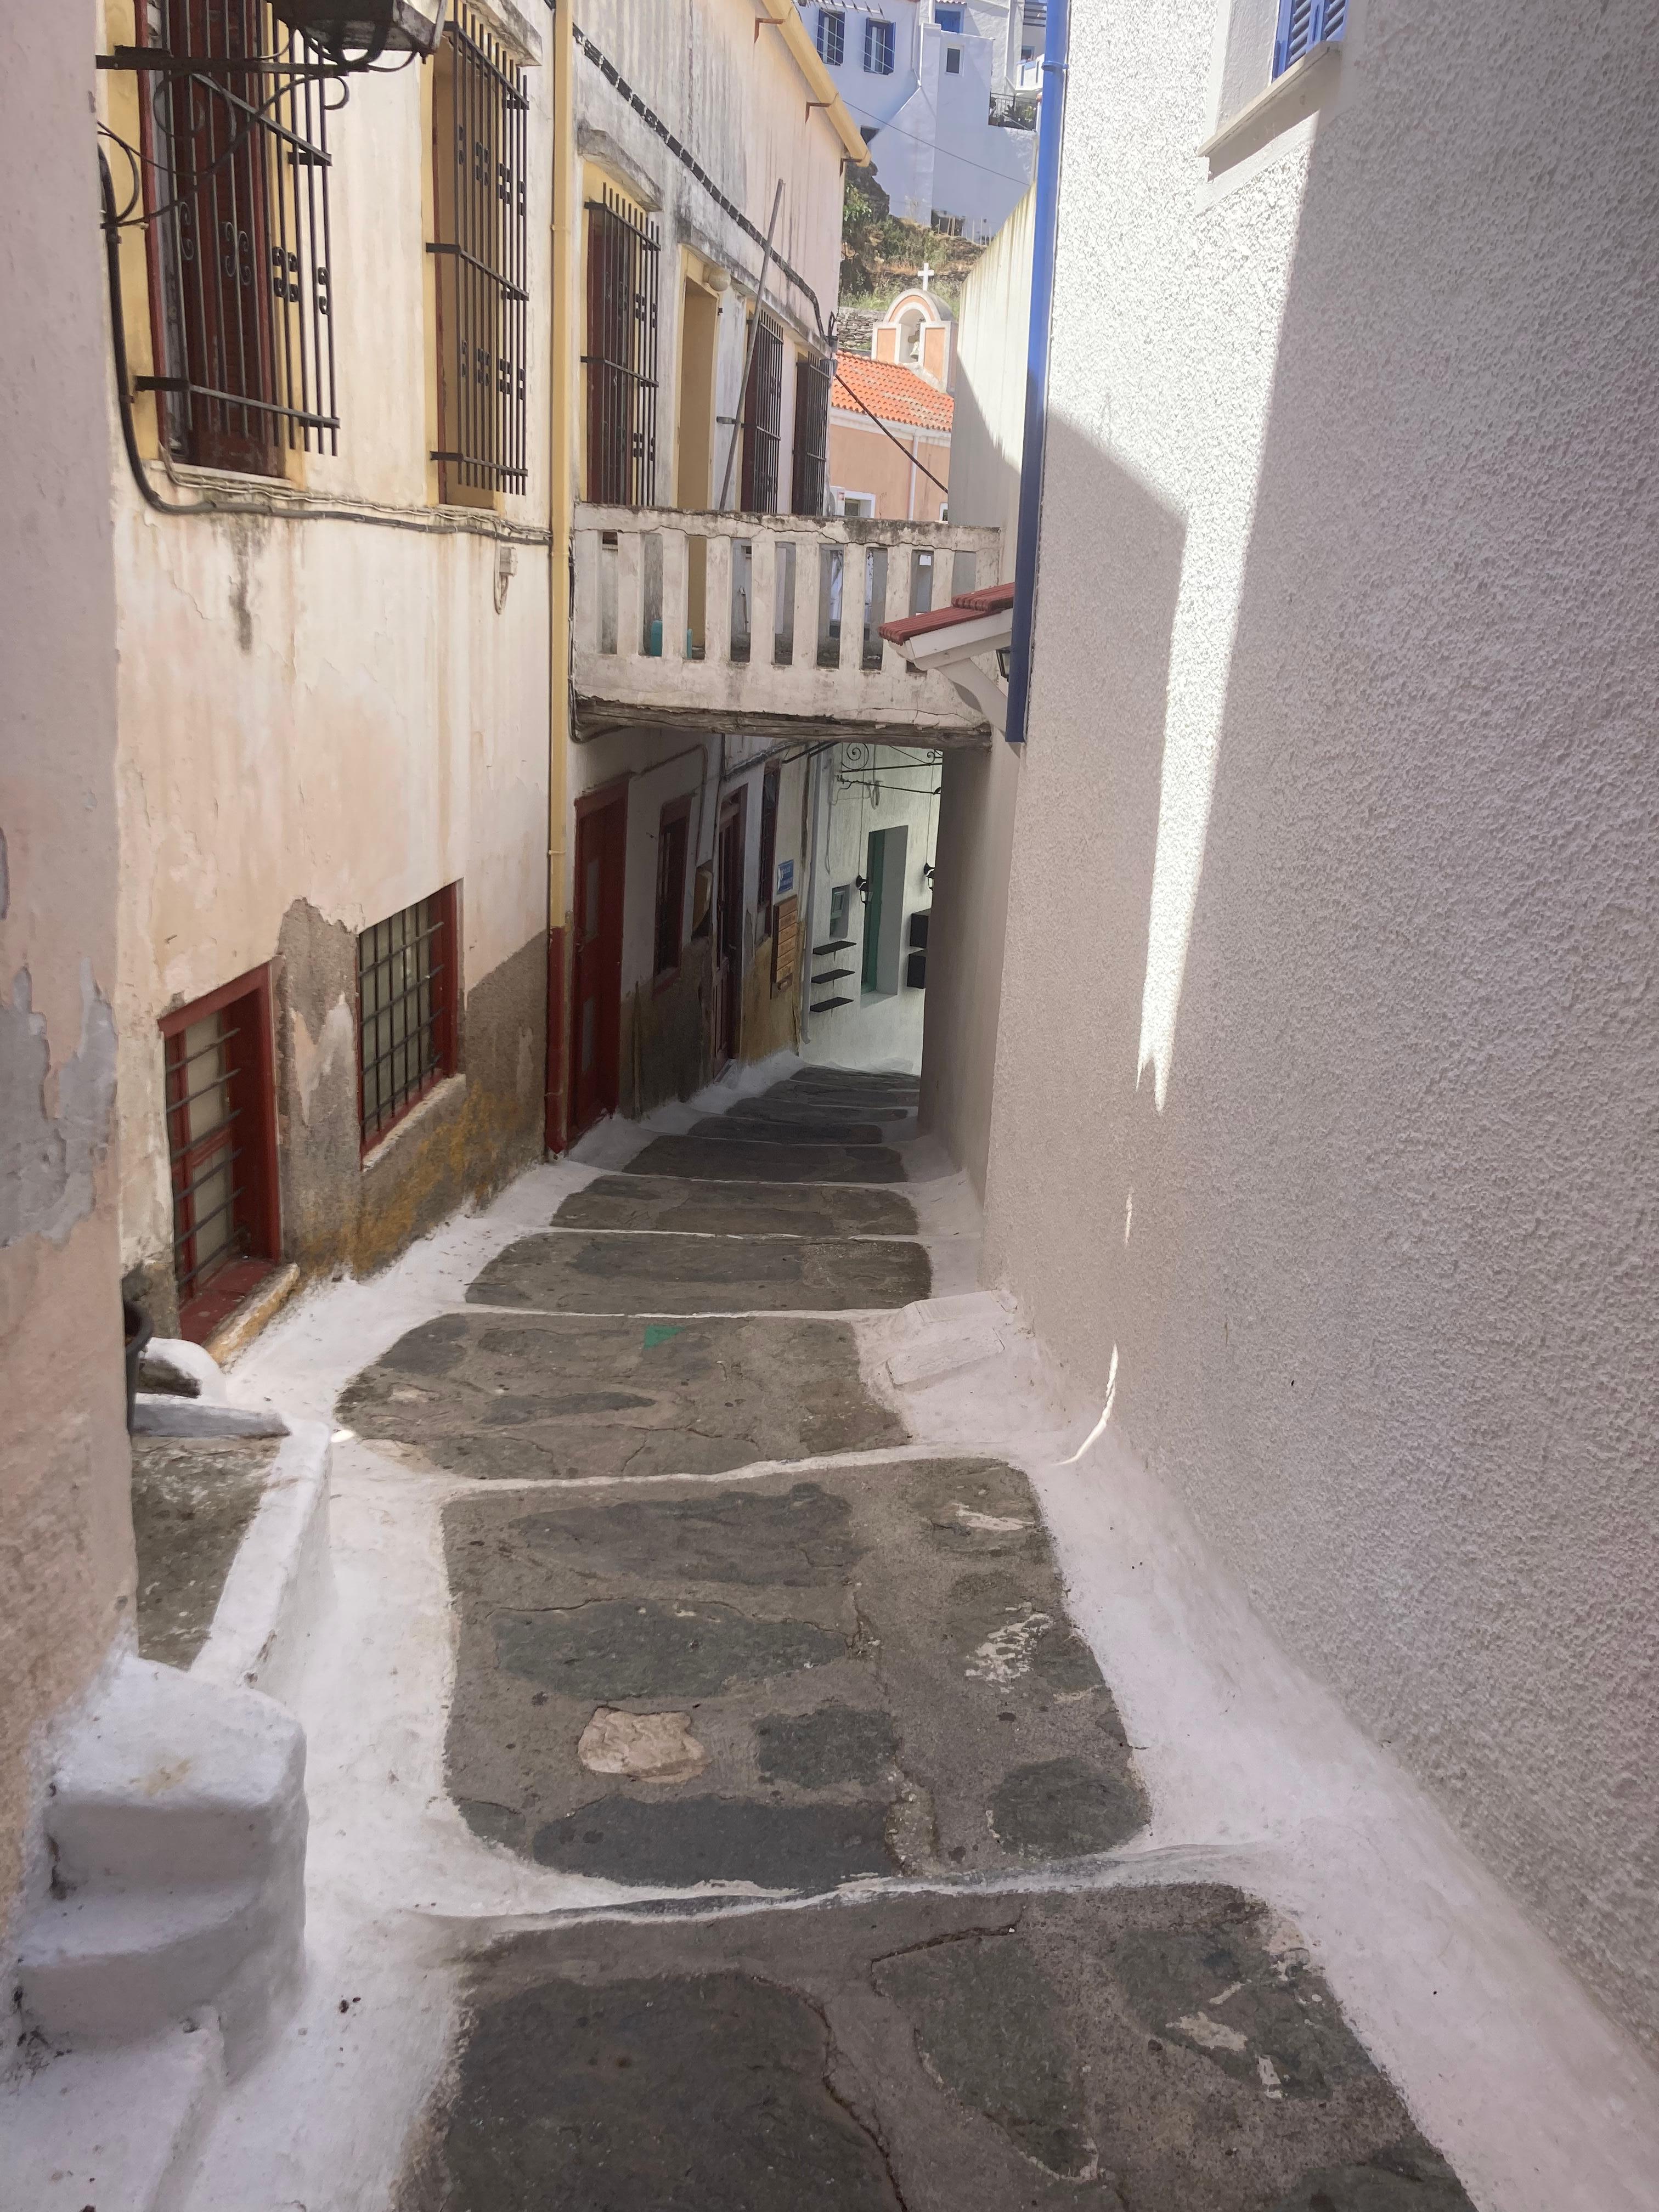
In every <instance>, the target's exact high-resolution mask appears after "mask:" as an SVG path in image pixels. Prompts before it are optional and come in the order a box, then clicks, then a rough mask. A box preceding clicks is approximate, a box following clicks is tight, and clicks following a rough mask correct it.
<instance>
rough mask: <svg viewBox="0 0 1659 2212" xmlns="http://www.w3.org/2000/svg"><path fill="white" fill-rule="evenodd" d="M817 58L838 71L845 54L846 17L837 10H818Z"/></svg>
mask: <svg viewBox="0 0 1659 2212" xmlns="http://www.w3.org/2000/svg"><path fill="white" fill-rule="evenodd" d="M817 37H818V58H819V60H820V61H822V62H823V63H825V64H827V65H828V67H829V68H830V69H839V68H840V67H841V65H842V58H844V56H845V54H846V52H847V17H846V15H844V14H843V13H842V10H841V9H838V8H820V9H818V33H817Z"/></svg>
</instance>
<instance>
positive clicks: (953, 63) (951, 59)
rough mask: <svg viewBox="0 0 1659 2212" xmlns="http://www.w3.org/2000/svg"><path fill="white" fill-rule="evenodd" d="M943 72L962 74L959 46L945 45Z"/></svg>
mask: <svg viewBox="0 0 1659 2212" xmlns="http://www.w3.org/2000/svg"><path fill="white" fill-rule="evenodd" d="M961 75H962V48H961V47H960V46H946V48H945V76H961Z"/></svg>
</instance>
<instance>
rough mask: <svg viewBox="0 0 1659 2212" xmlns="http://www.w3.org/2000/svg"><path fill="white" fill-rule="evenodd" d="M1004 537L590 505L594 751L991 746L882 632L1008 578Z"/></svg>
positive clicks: (587, 642) (582, 675)
mask: <svg viewBox="0 0 1659 2212" xmlns="http://www.w3.org/2000/svg"><path fill="white" fill-rule="evenodd" d="M1000 551H1001V532H1000V531H997V530H994V529H992V530H984V529H971V528H969V527H967V526H959V525H957V524H955V523H942V522H941V523H920V522H883V521H871V520H859V519H854V518H852V517H842V516H839V515H836V516H824V517H822V518H819V517H815V516H807V515H787V514H701V513H685V512H680V511H677V510H670V509H663V508H655V507H649V508H647V507H594V506H587V505H582V506H579V507H577V509H576V513H575V562H576V579H575V586H576V589H575V608H574V677H575V691H576V720H575V728H576V736H577V738H578V740H579V741H580V740H585V739H586V738H594V737H598V736H599V735H600V734H601V732H604V731H605V730H611V729H617V728H620V727H624V726H639V725H651V724H671V725H672V726H676V727H680V728H691V729H709V730H726V731H729V732H732V734H733V735H734V736H739V735H745V734H748V735H769V736H786V737H808V738H853V737H857V738H863V739H866V740H868V741H870V742H873V743H888V744H928V745H958V744H968V745H974V744H980V745H983V744H988V743H989V742H990V734H991V732H990V726H989V724H988V723H987V722H986V721H985V720H982V719H975V714H974V710H973V709H972V708H970V707H969V705H968V704H967V702H965V701H964V700H963V696H962V695H961V694H960V693H959V692H958V691H957V689H956V688H955V687H954V686H953V685H952V684H951V683H950V682H949V681H948V680H947V679H946V678H945V677H943V676H941V675H939V673H937V672H936V671H933V672H928V673H925V674H924V673H921V672H919V671H916V670H915V669H913V668H910V667H908V666H907V665H906V664H905V661H904V659H903V656H902V654H901V653H898V652H897V651H896V650H895V648H894V647H892V646H890V645H888V644H885V643H884V641H883V640H882V637H881V635H880V629H881V625H882V624H883V623H888V622H896V621H899V620H901V619H902V618H903V617H905V616H907V615H912V614H920V613H925V612H927V611H928V610H929V609H931V608H933V607H942V606H945V605H948V604H949V602H950V601H951V599H952V598H953V597H955V596H956V595H957V593H960V592H968V591H974V590H982V589H984V588H985V587H986V586H988V585H992V584H994V583H997V582H999V581H1000V573H999V566H998V564H999V561H1000Z"/></svg>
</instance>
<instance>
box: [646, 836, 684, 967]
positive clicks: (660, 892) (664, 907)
mask: <svg viewBox="0 0 1659 2212" xmlns="http://www.w3.org/2000/svg"><path fill="white" fill-rule="evenodd" d="M690 836H691V802H690V799H671V801H670V802H669V804H668V805H666V806H665V807H664V809H663V811H662V818H661V820H660V821H659V823H658V825H657V927H656V951H655V953H654V956H653V961H652V968H653V973H654V975H655V976H656V979H657V981H659V982H661V981H664V980H665V978H666V977H668V976H670V975H674V974H675V973H676V972H677V971H678V968H679V964H680V951H681V947H682V945H683V944H684V928H685V863H686V855H687V853H688V851H689V849H690Z"/></svg>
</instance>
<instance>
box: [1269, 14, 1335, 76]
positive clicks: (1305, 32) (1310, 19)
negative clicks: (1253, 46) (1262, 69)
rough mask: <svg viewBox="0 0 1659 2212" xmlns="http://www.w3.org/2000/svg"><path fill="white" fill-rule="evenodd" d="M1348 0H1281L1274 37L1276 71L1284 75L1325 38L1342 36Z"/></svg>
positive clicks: (1276, 74)
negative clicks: (1277, 27)
mask: <svg viewBox="0 0 1659 2212" xmlns="http://www.w3.org/2000/svg"><path fill="white" fill-rule="evenodd" d="M1347 19H1348V0H1279V30H1278V33H1277V35H1276V36H1275V38H1274V40H1273V75H1274V76H1284V74H1285V70H1287V69H1289V67H1290V66H1291V63H1292V62H1299V61H1300V60H1301V59H1302V57H1303V56H1304V54H1305V53H1308V52H1310V51H1311V50H1312V48H1314V47H1315V46H1318V45H1319V44H1320V43H1321V41H1322V40H1335V39H1340V37H1341V36H1342V32H1343V28H1344V26H1345V25H1346V22H1347Z"/></svg>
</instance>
